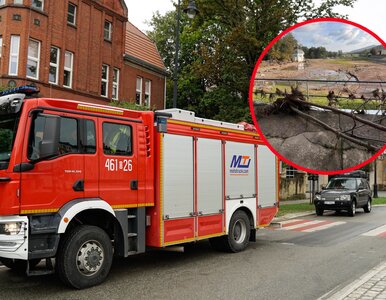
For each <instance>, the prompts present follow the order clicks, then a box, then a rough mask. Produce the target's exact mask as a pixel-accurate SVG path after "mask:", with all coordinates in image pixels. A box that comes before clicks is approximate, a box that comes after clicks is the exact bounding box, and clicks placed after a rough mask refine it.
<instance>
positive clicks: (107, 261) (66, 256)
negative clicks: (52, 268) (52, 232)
mask: <svg viewBox="0 0 386 300" xmlns="http://www.w3.org/2000/svg"><path fill="white" fill-rule="evenodd" d="M112 260H113V247H112V244H111V240H110V237H109V236H108V235H107V233H106V232H105V231H104V230H102V229H101V228H99V227H96V226H88V225H82V226H78V227H76V228H74V229H73V230H72V231H70V232H69V233H68V234H66V235H65V236H64V239H63V241H62V243H61V246H60V251H59V252H58V256H57V258H56V268H57V272H58V275H59V277H60V279H61V280H62V281H63V282H64V283H65V284H67V285H70V286H72V287H74V288H77V289H83V288H87V287H91V286H94V285H98V284H100V283H102V282H103V281H104V280H105V279H106V277H107V275H108V274H109V272H110V268H111V264H112Z"/></svg>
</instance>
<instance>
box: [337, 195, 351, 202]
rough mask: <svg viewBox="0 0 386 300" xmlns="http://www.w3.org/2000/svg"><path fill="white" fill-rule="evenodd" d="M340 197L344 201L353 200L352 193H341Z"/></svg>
mask: <svg viewBox="0 0 386 300" xmlns="http://www.w3.org/2000/svg"><path fill="white" fill-rule="evenodd" d="M339 198H340V200H343V201H349V200H351V196H350V195H341V196H340V197H339Z"/></svg>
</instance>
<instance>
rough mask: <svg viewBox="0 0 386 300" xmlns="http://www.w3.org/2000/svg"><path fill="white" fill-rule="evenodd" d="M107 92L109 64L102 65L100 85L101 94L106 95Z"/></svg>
mask: <svg viewBox="0 0 386 300" xmlns="http://www.w3.org/2000/svg"><path fill="white" fill-rule="evenodd" d="M108 94H109V66H108V65H102V86H101V95H102V97H107V96H108Z"/></svg>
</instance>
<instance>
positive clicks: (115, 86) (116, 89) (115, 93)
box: [112, 68, 119, 100]
mask: <svg viewBox="0 0 386 300" xmlns="http://www.w3.org/2000/svg"><path fill="white" fill-rule="evenodd" d="M112 98H113V100H118V98H119V69H117V68H114V76H113V94H112Z"/></svg>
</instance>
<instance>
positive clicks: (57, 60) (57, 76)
mask: <svg viewBox="0 0 386 300" xmlns="http://www.w3.org/2000/svg"><path fill="white" fill-rule="evenodd" d="M51 49H56V50H57V51H58V55H57V58H56V63H53V62H51ZM59 63H60V49H59V48H58V47H55V46H51V48H50V67H53V68H56V74H55V77H56V81H55V82H54V81H51V80H50V72H48V82H49V83H52V84H59Z"/></svg>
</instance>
